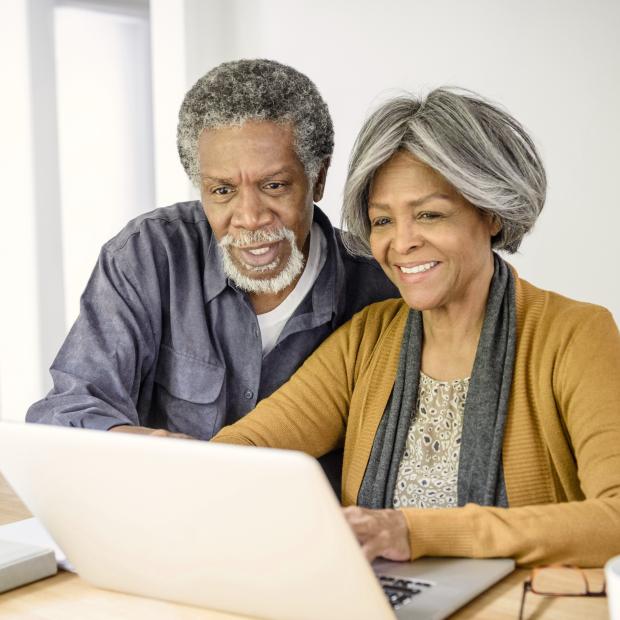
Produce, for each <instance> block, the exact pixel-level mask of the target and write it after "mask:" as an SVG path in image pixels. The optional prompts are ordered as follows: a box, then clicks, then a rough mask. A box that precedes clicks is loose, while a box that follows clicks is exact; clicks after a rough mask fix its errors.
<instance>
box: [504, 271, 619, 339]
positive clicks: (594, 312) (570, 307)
mask: <svg viewBox="0 0 620 620" xmlns="http://www.w3.org/2000/svg"><path fill="white" fill-rule="evenodd" d="M515 290H516V305H517V321H518V323H519V324H521V325H522V326H523V328H524V329H526V328H527V327H528V326H532V327H534V326H535V327H536V330H537V331H538V332H540V331H541V330H546V333H547V334H550V333H553V332H557V331H558V330H559V331H561V332H563V333H567V332H572V331H573V330H574V329H576V328H579V327H581V328H583V327H584V325H586V324H591V323H597V324H599V327H601V325H600V323H603V324H604V325H605V326H606V328H607V329H609V330H611V331H614V332H615V333H617V331H618V328H617V326H616V324H615V321H614V318H613V316H612V314H611V312H610V311H609V310H608V309H607V308H605V307H603V306H600V305H597V304H593V303H589V302H586V301H579V300H576V299H571V298H570V297H566V296H565V295H562V294H560V293H556V292H553V291H548V290H545V289H542V288H539V287H537V286H534V285H533V284H531V283H530V282H528V281H527V280H523V279H522V278H516V286H515Z"/></svg>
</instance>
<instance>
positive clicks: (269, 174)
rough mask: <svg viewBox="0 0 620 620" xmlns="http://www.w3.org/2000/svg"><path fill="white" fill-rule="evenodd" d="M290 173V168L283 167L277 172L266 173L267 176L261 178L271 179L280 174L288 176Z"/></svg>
mask: <svg viewBox="0 0 620 620" xmlns="http://www.w3.org/2000/svg"><path fill="white" fill-rule="evenodd" d="M290 172H291V168H289V167H288V166H283V167H282V168H278V169H277V170H274V171H273V172H268V173H267V174H264V175H263V176H262V178H263V179H271V178H273V177H277V176H279V175H281V174H289V173H290Z"/></svg>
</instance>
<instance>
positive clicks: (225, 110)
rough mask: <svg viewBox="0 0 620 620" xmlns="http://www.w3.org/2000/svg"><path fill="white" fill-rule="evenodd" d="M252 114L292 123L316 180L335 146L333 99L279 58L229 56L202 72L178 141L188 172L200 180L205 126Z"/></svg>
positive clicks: (238, 121)
mask: <svg viewBox="0 0 620 620" xmlns="http://www.w3.org/2000/svg"><path fill="white" fill-rule="evenodd" d="M248 120H264V121H273V122H276V123H291V124H292V126H293V128H294V135H295V150H296V153H297V156H298V157H299V160H300V161H301V163H302V165H303V167H304V170H305V173H306V176H307V178H308V180H309V181H310V183H314V181H315V180H316V176H317V174H318V172H319V169H320V167H321V163H322V162H323V160H324V159H325V158H328V157H330V156H331V154H332V151H333V149H334V128H333V124H332V119H331V117H330V115H329V110H328V108H327V104H326V103H325V101H323V99H322V97H321V95H320V94H319V91H318V90H317V88H316V86H315V85H314V84H313V82H312V81H311V80H310V79H309V78H308V77H306V76H305V75H304V74H303V73H299V71H296V70H295V69H293V68H292V67H289V66H287V65H283V64H280V63H279V62H275V61H273V60H262V59H257V60H237V61H233V62H225V63H223V64H221V65H218V66H217V67H215V68H214V69H211V71H209V73H207V74H206V75H204V76H203V77H201V78H200V79H199V80H198V81H197V82H196V83H195V84H194V86H192V88H191V89H190V90H189V91H188V93H187V94H186V95H185V99H184V100H183V103H182V104H181V109H180V111H179V124H178V128H177V147H178V150H179V156H180V158H181V163H182V164H183V167H184V168H185V172H187V175H188V176H189V178H190V179H191V181H192V183H194V185H196V186H199V185H200V166H199V162H198V139H199V137H200V134H201V133H202V131H203V130H204V129H214V128H222V127H231V126H240V125H242V124H243V123H244V122H246V121H248Z"/></svg>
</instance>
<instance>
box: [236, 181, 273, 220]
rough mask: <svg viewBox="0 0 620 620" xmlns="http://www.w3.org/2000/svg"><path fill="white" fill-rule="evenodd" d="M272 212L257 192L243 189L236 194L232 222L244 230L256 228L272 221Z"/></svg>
mask: <svg viewBox="0 0 620 620" xmlns="http://www.w3.org/2000/svg"><path fill="white" fill-rule="evenodd" d="M272 220H273V213H272V212H271V210H270V209H269V208H268V206H267V205H265V204H264V202H263V200H262V199H261V196H260V194H259V192H257V191H255V190H252V189H244V190H241V191H240V192H239V194H238V195H237V196H236V200H235V204H234V206H233V215H232V224H233V225H234V226H237V227H238V228H245V229H246V230H257V229H259V228H263V227H264V226H268V225H269V224H271V223H272Z"/></svg>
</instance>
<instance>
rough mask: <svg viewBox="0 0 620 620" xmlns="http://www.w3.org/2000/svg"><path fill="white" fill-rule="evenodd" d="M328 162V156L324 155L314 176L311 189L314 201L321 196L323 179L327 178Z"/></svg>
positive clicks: (317, 200)
mask: <svg viewBox="0 0 620 620" xmlns="http://www.w3.org/2000/svg"><path fill="white" fill-rule="evenodd" d="M330 162H331V159H330V158H329V157H326V158H325V159H324V160H323V161H322V162H321V167H320V168H319V174H318V175H317V177H316V181H315V182H314V188H313V190H312V200H314V202H319V200H321V198H323V191H324V190H325V180H326V179H327V170H328V168H329V164H330Z"/></svg>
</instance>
